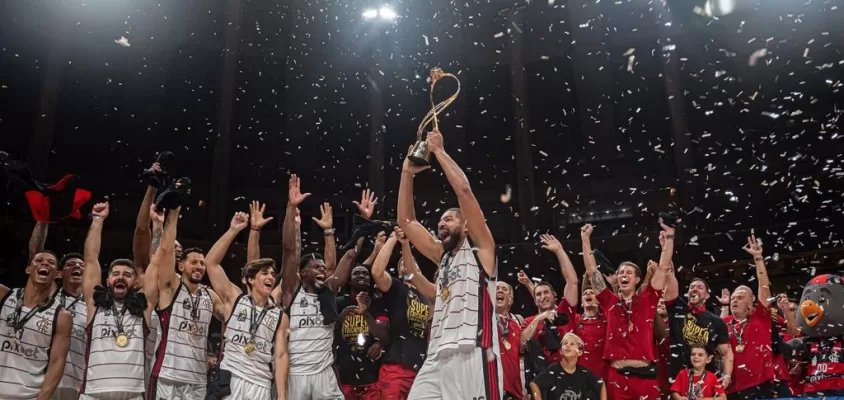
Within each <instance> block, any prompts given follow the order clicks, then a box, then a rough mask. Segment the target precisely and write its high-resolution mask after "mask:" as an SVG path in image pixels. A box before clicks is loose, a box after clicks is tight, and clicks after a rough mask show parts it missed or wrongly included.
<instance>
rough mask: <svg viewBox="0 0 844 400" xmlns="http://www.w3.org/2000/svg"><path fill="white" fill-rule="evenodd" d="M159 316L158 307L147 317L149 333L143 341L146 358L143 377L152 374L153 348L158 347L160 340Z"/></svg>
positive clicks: (153, 362)
mask: <svg viewBox="0 0 844 400" xmlns="http://www.w3.org/2000/svg"><path fill="white" fill-rule="evenodd" d="M160 318H161V317H160V316H159V314H158V307H155V308H153V309H152V314H150V317H149V334H148V335H147V338H146V340H145V341H144V358H145V359H146V369H145V372H144V377H149V376H150V374H152V365H153V364H155V349H157V348H158V344H159V343H160V341H161V329H160V327H161V319H160Z"/></svg>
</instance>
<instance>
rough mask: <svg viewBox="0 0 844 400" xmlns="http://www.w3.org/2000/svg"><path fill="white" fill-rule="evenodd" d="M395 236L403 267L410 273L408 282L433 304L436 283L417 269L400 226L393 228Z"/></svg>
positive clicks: (417, 266) (411, 251)
mask: <svg viewBox="0 0 844 400" xmlns="http://www.w3.org/2000/svg"><path fill="white" fill-rule="evenodd" d="M394 231H395V232H396V238H397V239H398V240H399V243H401V261H402V264H404V269H405V271H406V272H407V273H408V274H411V278H410V283H411V284H412V285H413V286H416V290H418V291H419V294H421V295H422V297H424V298H426V299H428V301H430V302H431V304H434V302H435V299H436V297H437V285H435V284H433V283H431V281H429V280H428V278H426V277H425V274H423V273H422V270H421V269H419V264H417V263H416V260H415V259H414V258H413V250H412V249H411V248H410V240H409V239H408V238H407V235H405V234H404V231H402V230H401V228H395V229H394Z"/></svg>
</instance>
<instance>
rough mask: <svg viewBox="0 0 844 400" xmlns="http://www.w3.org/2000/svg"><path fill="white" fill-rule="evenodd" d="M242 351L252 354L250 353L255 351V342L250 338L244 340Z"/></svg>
mask: <svg viewBox="0 0 844 400" xmlns="http://www.w3.org/2000/svg"><path fill="white" fill-rule="evenodd" d="M243 351H244V352H246V354H247V355H252V353H254V352H255V342H253V341H251V340H250V341H248V342H246V344H245V345H244V346H243Z"/></svg>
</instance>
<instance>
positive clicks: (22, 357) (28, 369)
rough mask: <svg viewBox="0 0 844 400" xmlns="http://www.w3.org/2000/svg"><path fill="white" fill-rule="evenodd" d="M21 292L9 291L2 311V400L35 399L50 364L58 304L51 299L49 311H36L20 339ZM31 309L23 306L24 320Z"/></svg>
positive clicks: (0, 379) (16, 290) (0, 382)
mask: <svg viewBox="0 0 844 400" xmlns="http://www.w3.org/2000/svg"><path fill="white" fill-rule="evenodd" d="M21 291H22V289H13V290H11V291H9V293H8V294H7V295H6V298H5V299H3V308H2V310H0V340H2V345H0V399H34V398H35V397H36V396H37V395H38V392H40V391H41V384H42V383H43V382H44V374H45V373H46V372H47V365H48V364H49V362H50V350H51V347H52V344H53V333H55V330H56V315H57V308H58V305H57V304H56V302H55V301H52V300H51V301H50V304H49V305H48V306H46V308H45V309H43V310H36V311H35V313H34V314H33V315H32V317H31V318H30V319H29V321H27V322H26V324H24V326H23V329H21V331H19V332H17V335H20V338H17V336H16V333H15V330H14V327H13V321H14V317H13V315H14V314H15V306H16V305H17V304H18V301H23V298H22V294H21ZM19 294H21V297H20V298H19V297H18V296H19ZM31 310H32V309H31V308H29V307H23V308H22V309H21V313H20V317H19V318H20V319H21V320H23V319H24V317H25V316H26V315H28V314H29V312H30V311H31Z"/></svg>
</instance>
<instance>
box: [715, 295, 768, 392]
mask: <svg viewBox="0 0 844 400" xmlns="http://www.w3.org/2000/svg"><path fill="white" fill-rule="evenodd" d="M724 322H726V323H727V331H728V332H729V333H730V345H732V347H733V360H734V361H733V376H732V379H733V383H732V384H730V386H729V387H727V391H728V392H729V393H734V392H738V391H742V390H744V389H747V388H751V387H753V386H757V385H761V384H763V383H765V382H768V381H771V380H773V379H774V361H773V353H772V351H771V329H772V328H773V324H772V323H771V314H769V312H768V309H767V308H766V307H765V306H764V305H763V304H762V303H761V302H758V301H757V303H756V309H755V310H753V313H752V315H750V318H749V319H748V320H746V321H743V322H739V321H737V320H736V319H735V317H734V316H732V315H728V316H726V317H724ZM739 340H740V341H741V343H742V345H743V347H738V344H739Z"/></svg>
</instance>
